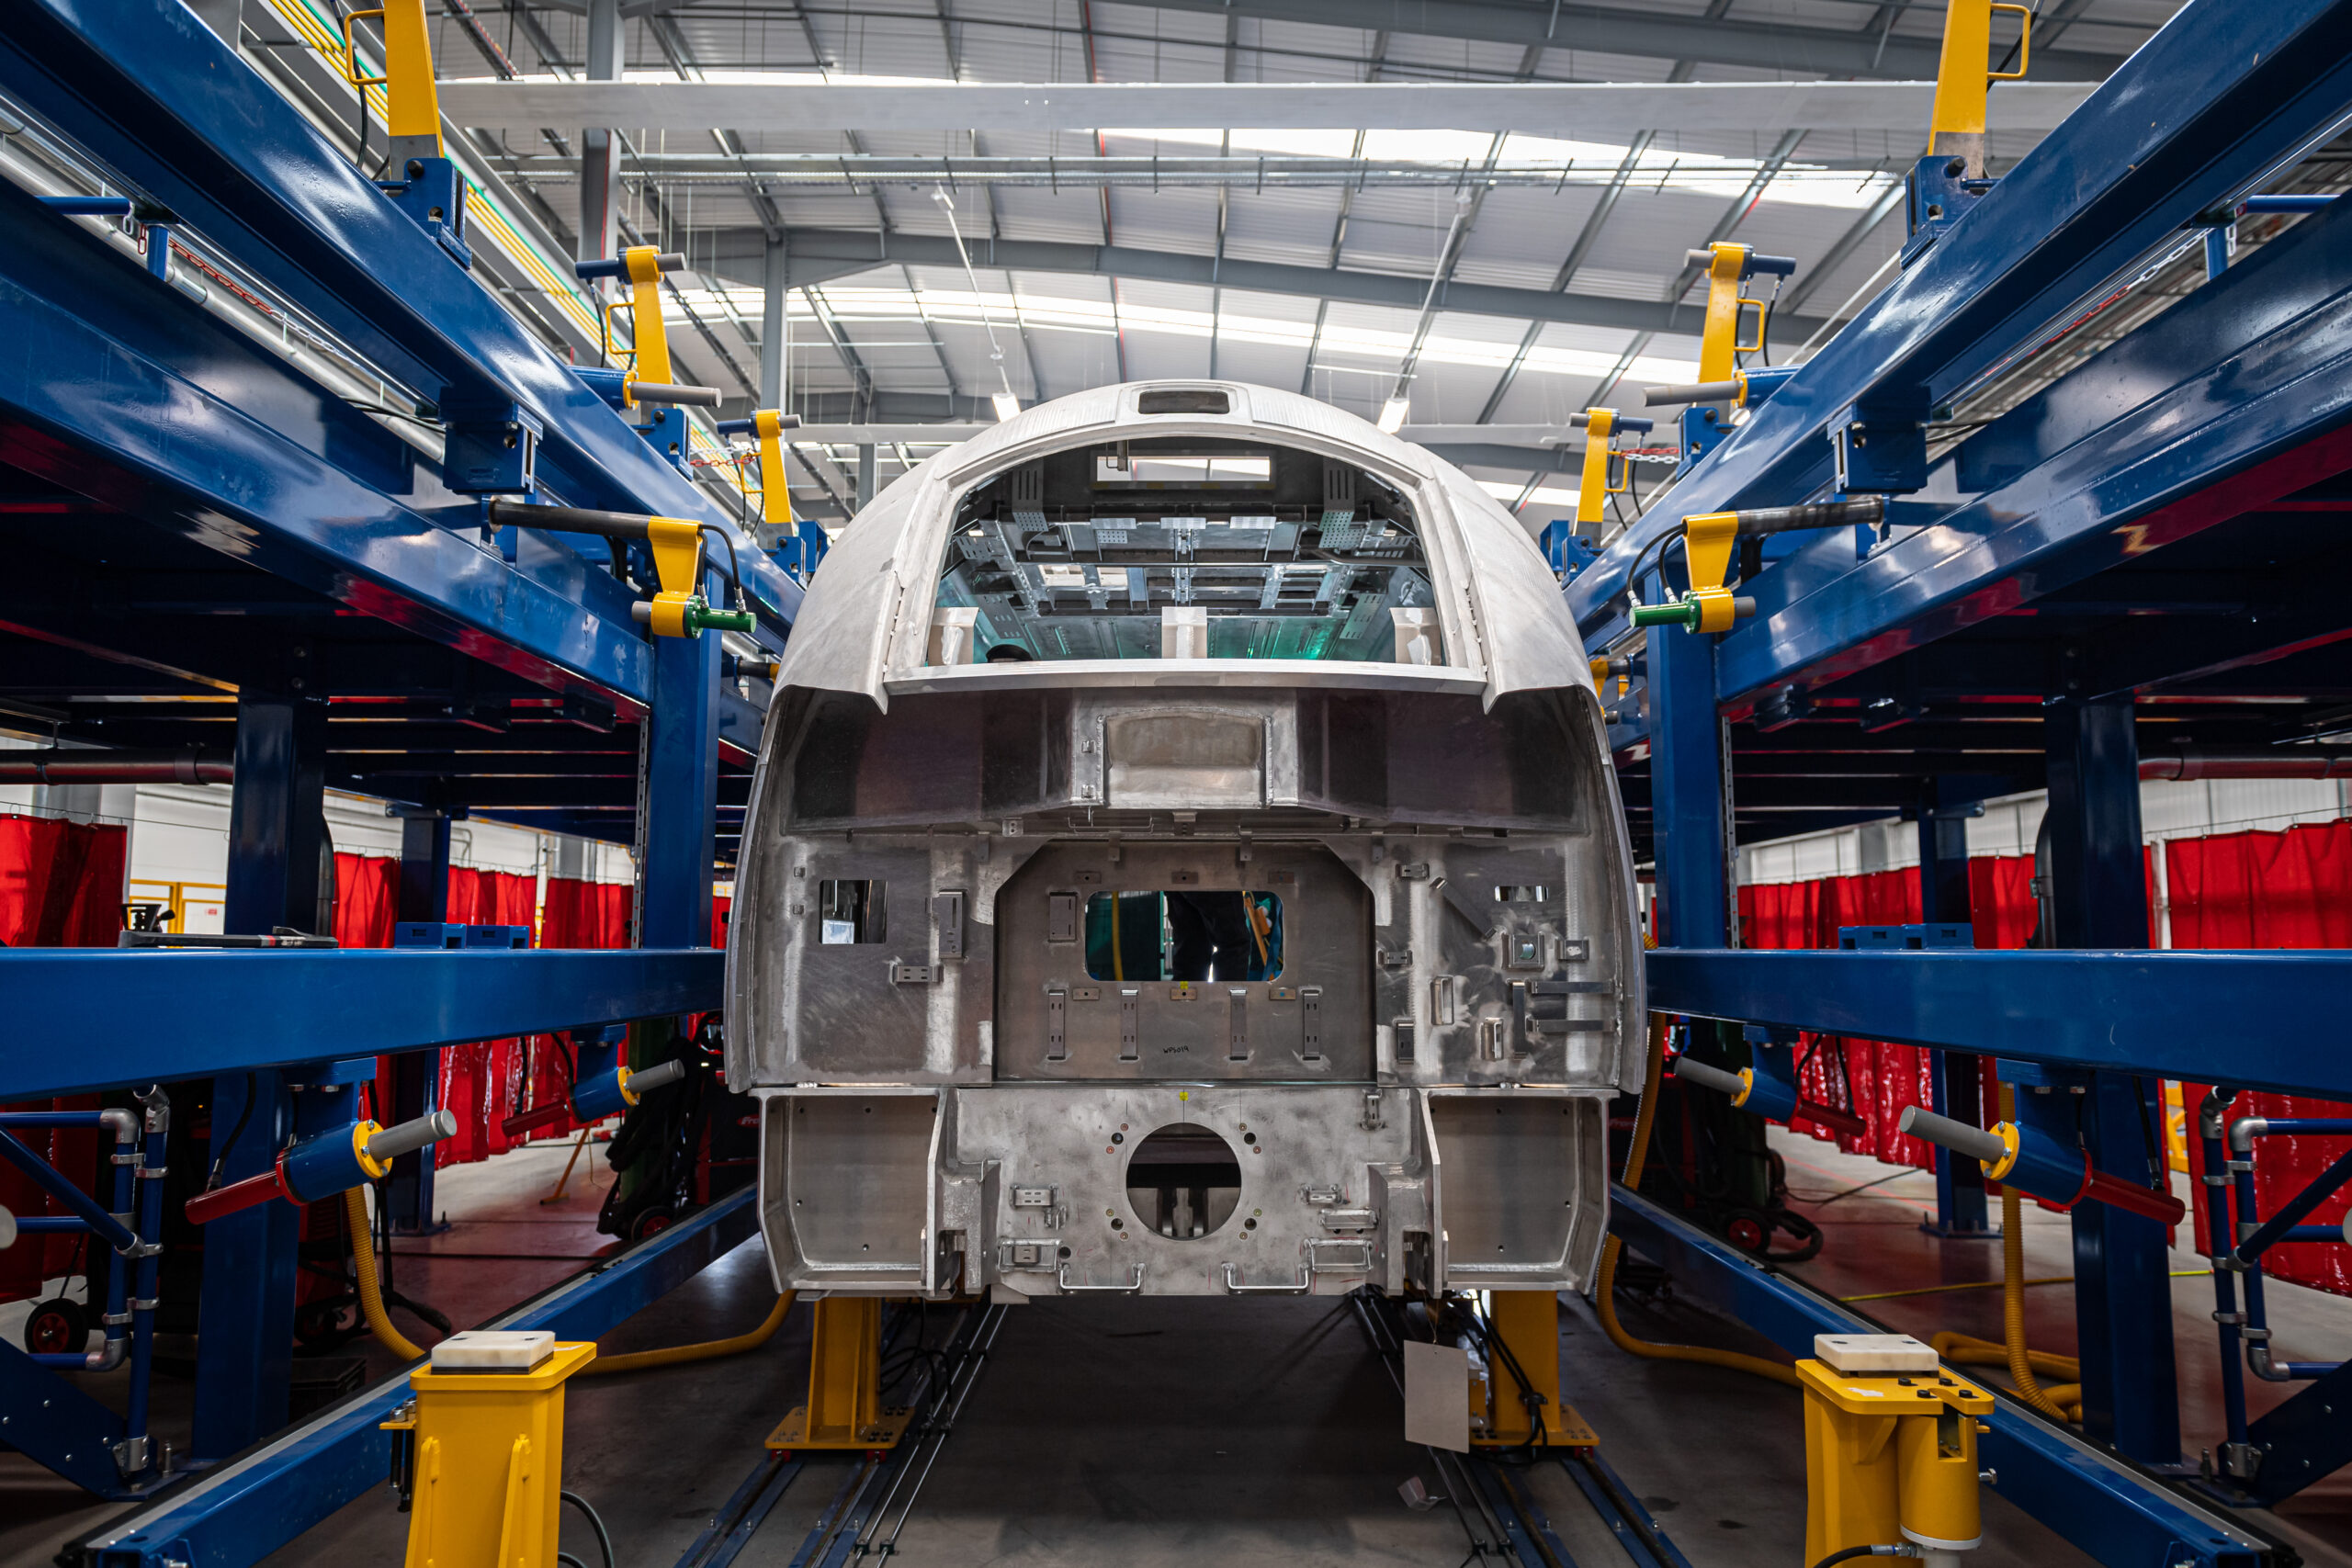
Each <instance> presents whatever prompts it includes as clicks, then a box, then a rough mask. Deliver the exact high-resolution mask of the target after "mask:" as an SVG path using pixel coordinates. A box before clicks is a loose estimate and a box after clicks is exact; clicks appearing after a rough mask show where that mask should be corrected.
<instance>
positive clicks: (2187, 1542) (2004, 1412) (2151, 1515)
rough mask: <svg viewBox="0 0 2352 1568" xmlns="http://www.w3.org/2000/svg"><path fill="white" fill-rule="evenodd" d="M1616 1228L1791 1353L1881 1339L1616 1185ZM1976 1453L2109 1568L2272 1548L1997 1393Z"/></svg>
mask: <svg viewBox="0 0 2352 1568" xmlns="http://www.w3.org/2000/svg"><path fill="white" fill-rule="evenodd" d="M1609 1201H1610V1213H1609V1228H1610V1229H1611V1231H1613V1232H1615V1233H1616V1234H1617V1235H1621V1236H1623V1237H1624V1239H1625V1245H1626V1246H1627V1247H1632V1248H1633V1249H1634V1251H1635V1252H1638V1253H1640V1254H1641V1255H1642V1256H1643V1257H1645V1258H1649V1259H1650V1260H1651V1261H1652V1262H1655V1263H1657V1264H1660V1265H1662V1266H1663V1267H1664V1268H1665V1269H1666V1270H1667V1272H1668V1273H1669V1274H1671V1275H1672V1276H1673V1277H1674V1280H1675V1284H1676V1286H1677V1287H1678V1288H1679V1289H1680V1290H1683V1291H1685V1292H1688V1293H1689V1294H1691V1295H1693V1296H1696V1297H1697V1298H1698V1299H1700V1300H1701V1301H1703V1302H1706V1303H1708V1304H1710V1305H1711V1306H1713V1307H1714V1308H1715V1309H1716V1310H1717V1311H1720V1312H1722V1313H1724V1314H1727V1315H1729V1316H1731V1317H1733V1318H1736V1319H1737V1320H1738V1321H1739V1322H1741V1323H1743V1324H1746V1325H1747V1326H1748V1327H1750V1328H1752V1329H1754V1330H1756V1332H1758V1334H1761V1335H1763V1336H1764V1337H1766V1338H1767V1339H1770V1340H1771V1341H1772V1343H1774V1344H1775V1345H1778V1346H1779V1347H1780V1348H1781V1349H1783V1350H1785V1351H1787V1352H1788V1353H1789V1354H1790V1355H1792V1356H1810V1355H1812V1354H1813V1339H1814V1336H1815V1335H1816V1334H1876V1333H1882V1332H1883V1327H1882V1325H1878V1324H1875V1323H1872V1322H1871V1321H1870V1320H1869V1319H1867V1318H1865V1317H1863V1316H1861V1315H1860V1314H1858V1313H1855V1312H1853V1311H1851V1310H1849V1309H1848V1308H1847V1307H1845V1306H1843V1305H1841V1304H1839V1303H1837V1302H1834V1301H1831V1300H1830V1299H1829V1298H1827V1297H1826V1296H1822V1295H1817V1294H1815V1292H1813V1291H1811V1290H1809V1289H1808V1288H1806V1287H1805V1286H1804V1285H1803V1284H1800V1283H1799V1282H1798V1281H1796V1280H1793V1279H1792V1278H1791V1277H1789V1276H1788V1275H1786V1274H1782V1273H1781V1272H1779V1271H1777V1270H1775V1269H1771V1268H1770V1267H1768V1266H1767V1265H1765V1264H1762V1263H1759V1262H1758V1261H1757V1260H1756V1259H1755V1258H1749V1257H1747V1255H1746V1254H1744V1253H1740V1252H1736V1251H1734V1250H1733V1249H1732V1248H1731V1247H1729V1246H1727V1245H1726V1244H1724V1242H1723V1241H1721V1240H1719V1239H1718V1238H1716V1237H1714V1236H1711V1235H1707V1234H1706V1233H1705V1232H1703V1231H1702V1230H1699V1229H1698V1228H1697V1227H1695V1226H1693V1225H1691V1224H1688V1223H1686V1222H1685V1221H1683V1220H1681V1219H1679V1217H1677V1216H1675V1215H1673V1214H1669V1213H1667V1212H1666V1211H1665V1210H1663V1209H1661V1208H1659V1207H1658V1206H1657V1205H1656V1204H1655V1203H1652V1202H1651V1201H1649V1200H1647V1199H1645V1198H1643V1197H1640V1196H1637V1195H1636V1194H1634V1193H1632V1192H1629V1191H1627V1190H1625V1189H1624V1188H1623V1187H1622V1186H1618V1185H1615V1184H1611V1187H1610V1190H1609ZM1985 1424H1986V1425H1987V1426H1988V1427H1991V1430H1990V1431H1988V1432H1986V1433H1985V1434H1984V1435H1983V1436H1982V1437H1981V1438H1978V1440H1977V1450H1976V1451H1977V1455H1978V1457H1979V1458H1980V1459H1981V1460H1983V1461H1984V1462H1985V1466H1986V1467H1987V1468H1988V1469H1990V1470H1991V1471H1992V1472H1994V1473H1995V1474H1996V1476H1997V1477H1998V1479H1997V1480H1996V1481H1995V1482H1993V1483H1991V1484H1992V1486H1993V1489H1994V1490H1995V1491H1996V1492H1997V1493H1999V1494H2000V1495H2002V1496H2004V1497H2006V1498H2007V1499H2008V1500H2009V1501H2010V1502H2012V1503H2014V1504H2016V1505H2017V1506H2018V1507H2019V1508H2021V1509H2023V1510H2024V1511H2025V1512H2026V1513H2028V1514H2030V1515H2031V1516H2032V1517H2035V1518H2037V1519H2039V1520H2041V1522H2042V1524H2044V1525H2046V1526H2048V1527H2049V1528H2050V1529H2052V1530H2054V1531H2056V1532H2057V1533H2058V1534H2059V1535H2061V1536H2064V1538H2065V1539H2066V1540H2070V1541H2072V1542H2073V1543H2074V1544H2075V1546H2077V1547H2079V1548H2081V1549H2082V1551H2085V1552H2086V1553H2088V1554H2089V1555H2090V1556H2091V1557H2093V1558H2095V1559H2096V1560H2098V1562H2104V1563H2108V1564H2110V1565H2111V1568H2183V1565H2185V1564H2191V1563H2193V1564H2196V1565H2197V1568H2262V1565H2264V1564H2267V1563H2268V1562H2271V1561H2272V1558H2271V1553H2270V1551H2269V1549H2268V1548H2267V1547H2266V1546H2265V1545H2264V1544H2263V1543H2262V1542H2260V1541H2259V1540H2256V1539H2255V1538H2254V1537H2252V1536H2249V1535H2247V1534H2245V1533H2244V1532H2243V1531H2241V1530H2239V1529H2237V1528H2236V1527H2234V1526H2233V1525H2232V1524H2231V1523H2230V1522H2229V1521H2228V1520H2226V1519H2224V1518H2222V1517H2221V1516H2220V1515H2217V1514H2214V1513H2211V1512H2209V1511H2208V1510H2206V1509H2205V1508H2202V1507H2199V1506H2198V1505H2196V1504H2194V1503H2192V1502H2190V1501H2189V1500H2188V1499H2187V1498H2186V1497H2183V1496H2181V1495H2179V1494H2177V1493H2175V1492H2173V1491H2171V1490H2170V1489H2168V1488H2167V1487H2166V1486H2165V1484H2164V1483H2162V1482H2160V1481H2158V1480H2156V1479H2155V1478H2154V1477H2152V1476H2149V1475H2145V1474H2143V1473H2142V1472H2139V1471H2136V1470H2133V1469H2131V1467H2130V1466H2128V1465H2126V1464H2124V1463H2123V1462H2122V1461H2119V1460H2117V1459H2114V1458H2113V1457H2111V1456H2109V1455H2108V1454H2104V1453H2102V1452H2100V1451H2099V1450H2097V1449H2094V1448H2093V1447H2091V1446H2090V1445H2089V1444H2088V1443H2086V1442H2084V1441H2082V1440H2081V1439H2080V1438H2076V1437H2075V1435H2074V1434H2073V1433H2071V1432H2066V1431H2063V1430H2061V1429H2060V1428H2058V1427H2052V1426H2051V1425H2049V1424H2048V1423H2046V1422H2043V1421H2041V1420H2040V1419H2038V1418H2036V1417H2035V1416H2032V1415H2031V1414H2030V1413H2029V1412H2027V1411H2026V1410H2024V1409H2023V1408H2022V1407H2020V1406H2019V1405H2018V1404H2015V1403H2014V1402H2013V1401H2012V1400H2010V1399H2009V1398H2008V1396H2007V1395H2006V1394H1996V1403H1995V1405H1994V1410H1993V1414H1992V1415H1991V1416H1987V1417H1986V1418H1985Z"/></svg>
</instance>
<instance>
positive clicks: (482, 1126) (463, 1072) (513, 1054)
mask: <svg viewBox="0 0 2352 1568" xmlns="http://www.w3.org/2000/svg"><path fill="white" fill-rule="evenodd" d="M537 899H538V879H537V877H531V876H520V875H517V874H515V873H513V872H506V871H477V870H475V869H474V868H473V867H471V866H462V865H453V866H451V867H450V868H449V902H448V912H447V915H446V916H444V917H443V918H444V919H447V920H448V921H449V923H450V924H452V925H462V926H523V927H526V928H527V927H529V926H531V925H533V924H534V923H535V921H534V919H533V916H534V915H535V914H536V913H537V910H536V908H535V906H536V905H537ZM541 1039H542V1040H543V1039H544V1037H541ZM536 1054H537V1055H540V1056H544V1057H548V1058H552V1057H553V1055H554V1054H555V1052H554V1048H553V1046H552V1045H551V1044H545V1043H543V1044H542V1046H541V1049H540V1050H539V1051H538V1052H537V1053H536ZM525 1056H526V1052H525V1050H524V1042H522V1041H521V1040H478V1041H475V1042H474V1043H471V1044H468V1045H452V1046H450V1047H449V1048H448V1049H447V1050H446V1051H444V1052H442V1053H441V1103H442V1105H443V1106H444V1107H445V1108H446V1109H447V1110H449V1111H453V1112H455V1113H456V1115H457V1118H458V1131H457V1132H456V1134H453V1135H452V1136H450V1137H448V1138H446V1139H444V1140H442V1142H441V1144H440V1145H439V1146H438V1148H437V1149H436V1151H435V1157H434V1163H435V1164H436V1165H441V1166H451V1165H471V1164H473V1163H474V1162H475V1161H477V1160H485V1159H488V1158H489V1157H490V1156H492V1155H497V1154H504V1153H505V1152H506V1151H507V1149H508V1148H510V1147H512V1146H513V1145H512V1144H511V1143H510V1142H509V1141H508V1139H507V1136H506V1134H505V1131H504V1130H503V1127H502V1126H501V1123H502V1122H504V1121H505V1120H506V1118H507V1117H509V1116H511V1115H513V1114H514V1113H515V1110H516V1109H517V1106H518V1103H519V1102H518V1098H517V1097H518V1095H519V1092H520V1090H521V1089H522V1087H523V1078H524V1073H525ZM549 1066H550V1067H552V1062H550V1063H549ZM555 1070H557V1071H558V1072H560V1069H555ZM567 1076H568V1075H567ZM559 1092H560V1090H559Z"/></svg>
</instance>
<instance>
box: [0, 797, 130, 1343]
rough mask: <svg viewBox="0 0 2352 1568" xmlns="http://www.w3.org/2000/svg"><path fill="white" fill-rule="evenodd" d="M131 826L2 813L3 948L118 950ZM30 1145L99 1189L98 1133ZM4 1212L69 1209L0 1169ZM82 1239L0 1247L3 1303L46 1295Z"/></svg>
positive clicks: (47, 1106)
mask: <svg viewBox="0 0 2352 1568" xmlns="http://www.w3.org/2000/svg"><path fill="white" fill-rule="evenodd" d="M129 847H130V829H126V828H119V827H107V826H94V827H85V826H83V825H82V824H81V823H78V822H65V821H60V820H55V819H52V818H44V817H0V947H112V946H113V945H114V941H115V933H116V932H117V931H120V930H121V929H122V873H123V857H124V854H125V852H126V851H127V850H128V849H129ZM97 1104H98V1098H97V1096H96V1095H79V1096H75V1097H74V1098H72V1099H69V1100H26V1101H22V1102H20V1103H17V1104H14V1105H10V1106H8V1107H7V1109H8V1110H11V1111H51V1110H59V1111H89V1110H95V1109H96V1107H97ZM25 1141H26V1142H27V1143H28V1144H30V1145H32V1146H33V1148H34V1149H35V1150H36V1151H37V1152H39V1153H41V1154H45V1155H47V1156H49V1158H50V1159H51V1162H52V1163H53V1164H55V1165H56V1166H57V1168H59V1169H60V1170H62V1171H64V1172H66V1173H67V1174H68V1175H70V1176H72V1177H73V1178H74V1179H75V1180H76V1181H78V1182H80V1183H81V1184H82V1187H83V1189H84V1190H85V1191H86V1190H92V1189H93V1185H94V1183H95V1181H96V1176H97V1146H98V1145H97V1134H96V1133H94V1132H84V1131H81V1130H78V1129H76V1130H69V1131H56V1132H49V1133H28V1134H26V1136H25ZM0 1206H5V1207H6V1208H7V1209H8V1211H9V1212H10V1213H17V1214H24V1215H35V1214H62V1213H64V1212H65V1211H64V1208H63V1206H62V1204H59V1203H57V1202H56V1201H54V1200H52V1199H51V1198H50V1196H49V1195H48V1194H47V1193H45V1192H43V1191H42V1190H40V1188H38V1187H36V1186H34V1185H33V1183H32V1180H31V1179H30V1178H28V1177H27V1176H25V1175H23V1174H22V1173H21V1172H19V1171H18V1170H17V1168H15V1167H13V1166H0ZM79 1245H80V1238H78V1237H75V1236H72V1235H50V1236H40V1237H33V1236H28V1237H26V1238H25V1240H24V1241H22V1242H19V1243H18V1244H17V1246H15V1247H9V1248H7V1249H6V1251H0V1301H22V1300H24V1299H25V1298H27V1297H28V1296H36V1295H39V1294H40V1289H41V1282H42V1281H43V1280H48V1279H54V1278H56V1277H57V1276H58V1275H61V1274H62V1273H64V1272H66V1271H67V1270H68V1269H72V1268H73V1267H74V1250H75V1248H76V1247H77V1246H79Z"/></svg>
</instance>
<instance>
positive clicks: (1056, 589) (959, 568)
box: [933, 436, 1448, 664]
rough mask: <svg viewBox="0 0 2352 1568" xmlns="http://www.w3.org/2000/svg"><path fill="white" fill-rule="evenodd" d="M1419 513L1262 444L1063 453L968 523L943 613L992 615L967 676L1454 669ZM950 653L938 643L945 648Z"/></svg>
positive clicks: (943, 595) (1005, 481)
mask: <svg viewBox="0 0 2352 1568" xmlns="http://www.w3.org/2000/svg"><path fill="white" fill-rule="evenodd" d="M1435 602H1436V601H1435V596H1434V595H1433V593H1432V592H1431V591H1430V575H1429V560H1428V556H1427V554H1426V552H1425V551H1424V549H1423V547H1422V542H1421V537H1420V533H1419V527H1418V525H1416V523H1415V520H1414V516H1413V511H1412V507H1411V505H1410V503H1409V502H1408V500H1407V498H1406V497H1405V495H1404V494H1403V492H1401V491H1398V490H1397V488H1396V487H1395V486H1393V485H1391V484H1389V483H1387V482H1386V481H1385V480H1384V479H1381V478H1379V477H1378V476H1377V475H1374V474H1372V473H1369V472H1367V471H1365V470H1363V469H1362V468H1355V467H1354V466H1352V465H1351V464H1347V463H1344V462H1340V461H1338V460H1336V459H1332V458H1327V457H1323V456H1321V455H1320V454H1318V453H1312V452H1301V451H1296V450H1294V449H1290V448H1287V447H1281V446H1271V445H1269V444H1268V443H1266V442H1264V441H1262V440H1260V441H1250V440H1241V439H1231V440H1227V439H1207V438H1203V437H1198V436H1170V437H1165V438H1155V439H1151V440H1127V441H1119V442H1101V443H1097V444H1095V445H1092V446H1080V447H1074V448H1072V449H1071V450H1069V451H1067V452H1057V453H1053V454H1051V455H1049V456H1047V457H1043V458H1041V459H1038V460H1035V461H1033V462H1029V463H1025V464H1023V465H1022V466H1020V467H1018V468H1010V469H1007V470H1005V471H1004V472H1002V473H1000V474H996V475H993V476H991V477H990V478H989V479H986V480H984V481H983V482H982V483H980V484H978V485H977V486H975V487H974V488H973V489H972V490H971V491H968V492H967V494H966V495H965V496H964V498H963V500H962V502H961V503H960V504H959V505H958V507H957V511H956V525H955V528H954V531H953V533H952V534H951V536H950V542H949V546H948V549H947V553H946V557H945V558H944V560H943V561H942V562H941V565H940V576H939V581H938V584H937V589H936V594H935V598H934V600H933V611H934V615H937V614H938V613H941V612H956V613H962V612H977V614H976V615H975V616H974V620H973V635H972V636H971V637H969V638H956V639H949V640H948V641H946V642H944V643H942V644H941V645H940V646H942V647H946V648H950V649H952V650H953V657H954V659H955V661H956V662H959V663H961V662H989V663H1005V662H1024V661H1028V660H1081V659H1083V660H1110V659H1324V660H1349V661H1356V662H1364V663H1409V664H1444V663H1446V662H1448V659H1447V650H1446V649H1444V648H1443V647H1442V639H1441V637H1440V636H1439V632H1438V626H1437V613H1436V610H1435V608H1434V605H1435ZM934 640H937V639H934Z"/></svg>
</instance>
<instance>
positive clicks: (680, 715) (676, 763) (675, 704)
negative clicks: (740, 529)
mask: <svg viewBox="0 0 2352 1568" xmlns="http://www.w3.org/2000/svg"><path fill="white" fill-rule="evenodd" d="M706 592H708V593H709V595H710V598H711V602H712V603H714V604H718V603H720V602H721V600H720V597H719V595H720V592H721V584H720V583H719V582H718V579H717V578H716V577H713V578H711V579H710V581H708V582H707V585H706ZM718 654H719V647H718V633H716V632H705V633H703V634H702V635H700V636H698V637H656V638H654V639H653V703H652V707H651V709H650V711H649V712H648V713H647V715H646V716H645V739H644V740H643V742H642V747H643V756H644V759H645V763H644V781H643V785H642V788H643V791H644V794H643V797H642V798H641V799H640V800H639V803H638V810H639V818H640V821H639V831H638V842H639V845H640V846H641V847H640V849H639V862H638V883H637V886H638V895H637V896H638V927H637V944H638V945H639V947H708V946H709V945H710V880H711V863H712V860H713V857H714V856H715V854H716V853H717V851H718Z"/></svg>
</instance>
